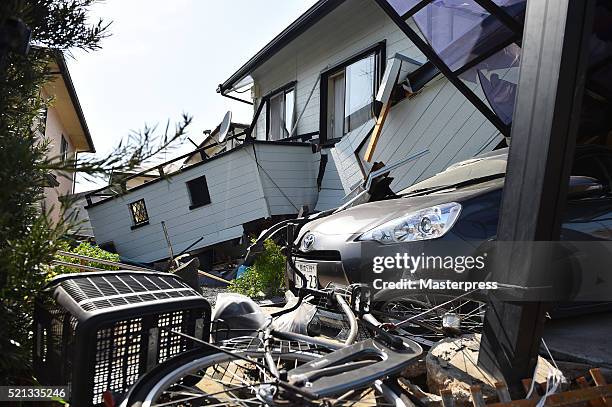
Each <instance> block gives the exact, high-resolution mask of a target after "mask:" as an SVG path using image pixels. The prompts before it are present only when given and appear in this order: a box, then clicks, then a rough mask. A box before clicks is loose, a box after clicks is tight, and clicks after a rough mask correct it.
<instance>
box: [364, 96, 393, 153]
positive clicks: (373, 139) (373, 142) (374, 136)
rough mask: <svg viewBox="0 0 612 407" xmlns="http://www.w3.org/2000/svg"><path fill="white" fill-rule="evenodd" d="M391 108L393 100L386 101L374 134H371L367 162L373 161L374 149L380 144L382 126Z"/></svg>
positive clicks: (373, 131)
mask: <svg viewBox="0 0 612 407" xmlns="http://www.w3.org/2000/svg"><path fill="white" fill-rule="evenodd" d="M390 108H391V101H389V102H387V103H385V104H384V105H383V107H382V110H381V111H380V115H379V116H378V119H377V120H376V125H375V126H374V130H372V135H371V136H370V142H369V143H368V148H367V150H366V153H365V157H364V159H365V160H366V161H367V162H371V161H372V156H373V155H374V150H376V145H377V144H378V139H379V138H380V134H381V133H382V128H383V126H384V125H385V120H386V119H387V114H388V113H389V109H390Z"/></svg>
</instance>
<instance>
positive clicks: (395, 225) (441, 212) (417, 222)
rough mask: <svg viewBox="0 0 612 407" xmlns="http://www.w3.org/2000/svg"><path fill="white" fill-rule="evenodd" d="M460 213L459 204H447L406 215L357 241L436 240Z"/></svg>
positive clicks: (379, 227)
mask: <svg viewBox="0 0 612 407" xmlns="http://www.w3.org/2000/svg"><path fill="white" fill-rule="evenodd" d="M460 212H461V204H458V203H457V202H449V203H445V204H442V205H436V206H432V207H430V208H426V209H421V210H419V211H415V212H411V213H408V214H406V215H404V216H402V217H400V218H397V219H393V220H390V221H389V222H386V223H383V224H382V225H380V226H377V227H375V228H374V229H371V230H368V231H367V232H365V233H364V234H363V235H361V236H360V237H359V240H374V241H377V242H380V243H399V242H413V241H416V240H429V239H436V238H438V237H442V236H444V234H445V233H446V232H448V231H449V230H450V229H451V228H452V227H453V225H454V224H455V221H457V218H458V217H459V213H460Z"/></svg>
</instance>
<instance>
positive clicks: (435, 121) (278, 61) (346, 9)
mask: <svg viewBox="0 0 612 407" xmlns="http://www.w3.org/2000/svg"><path fill="white" fill-rule="evenodd" d="M417 31H418V30H417ZM383 40H384V41H386V55H387V58H388V59H389V58H392V57H393V56H394V55H395V54H396V53H401V54H403V55H405V56H408V57H410V58H412V59H415V60H417V61H421V62H424V61H425V58H424V56H423V55H422V54H421V53H420V51H419V50H418V49H417V48H416V47H415V46H414V45H413V44H412V42H410V41H409V40H408V38H407V37H406V36H405V34H404V33H402V32H401V31H400V30H399V29H398V28H397V26H396V25H395V24H394V23H393V22H392V21H391V20H390V19H389V18H388V17H387V16H386V15H385V14H384V12H383V11H382V10H380V8H379V7H378V6H377V5H376V4H375V2H374V1H373V0H347V1H346V2H344V3H343V4H342V5H340V6H339V7H338V8H337V9H336V10H334V11H333V12H332V13H330V14H329V15H327V16H326V17H324V18H323V19H322V20H320V21H319V22H318V23H317V24H315V25H313V27H311V28H310V29H309V30H308V31H307V32H305V33H304V34H302V35H301V36H300V37H299V38H298V39H296V40H295V41H293V42H292V43H291V44H290V45H288V46H286V47H285V48H284V49H283V50H281V51H280V52H279V53H278V54H276V55H275V56H274V57H272V58H271V59H270V60H268V61H267V62H266V63H264V64H263V65H262V66H261V67H259V68H258V69H256V70H255V71H254V72H253V75H252V76H253V78H254V79H255V82H256V83H257V85H258V86H259V90H260V94H261V95H266V94H267V93H269V92H271V91H273V90H274V89H277V88H279V87H281V86H283V85H285V84H287V83H289V82H291V81H297V85H296V92H297V98H296V100H297V103H296V116H297V115H298V114H299V113H300V112H301V110H302V109H303V108H304V106H305V104H306V100H307V98H308V95H309V93H310V91H311V89H312V87H313V86H315V91H314V94H313V96H312V99H311V100H310V102H309V104H308V105H307V106H306V109H305V112H304V115H303V117H302V120H301V121H300V123H299V124H298V134H303V133H308V132H312V131H318V130H319V89H318V88H319V84H318V83H317V80H318V78H319V76H320V73H321V72H322V71H323V70H325V69H326V68H327V67H330V66H334V65H336V64H337V63H339V62H341V61H343V60H345V59H346V58H348V57H350V56H352V55H355V54H357V53H359V52H360V51H362V50H364V49H366V48H368V47H370V46H372V45H374V44H376V43H378V42H380V41H383ZM468 86H471V87H474V84H468ZM370 124H371V123H368V128H367V129H366V128H365V127H362V128H359V129H356V130H355V131H353V133H355V134H354V136H355V139H356V140H357V139H359V141H361V140H362V139H363V138H364V137H365V136H367V134H365V133H364V131H365V130H367V131H369V130H370V129H371V126H370ZM256 131H257V137H258V138H260V139H263V138H265V108H264V109H263V110H262V114H261V116H260V120H259V121H258V123H257V130H256ZM357 133H358V134H357ZM351 135H352V133H351V134H349V135H347V136H345V137H350V138H351V139H352V138H353V137H351ZM500 140H501V136H500V135H499V132H498V131H497V130H496V129H495V128H494V127H493V126H492V125H491V124H490V123H489V122H488V121H487V120H486V119H485V118H484V116H482V114H480V112H478V111H477V110H476V109H475V108H474V107H473V106H472V105H471V104H470V102H468V101H467V99H465V97H464V96H463V95H462V94H461V93H459V92H458V91H457V90H456V89H455V87H454V86H453V85H452V84H450V83H449V82H448V81H447V80H446V79H445V78H444V77H442V76H440V77H439V78H438V79H437V80H435V81H433V82H431V83H430V84H428V86H426V87H425V88H424V89H423V90H422V91H421V92H420V93H419V94H417V95H416V96H414V97H413V98H411V99H409V100H404V101H402V102H401V103H400V104H398V105H397V106H395V107H393V109H391V111H390V113H389V116H388V117H387V120H386V122H385V126H384V128H383V132H382V135H381V138H380V141H379V143H378V148H377V150H376V151H375V154H374V157H373V161H382V162H384V163H387V164H390V163H393V162H395V161H398V160H400V159H401V158H404V157H406V156H408V155H409V154H411V153H414V152H417V151H420V150H422V149H424V148H429V149H430V151H431V152H430V153H429V154H428V155H427V156H425V157H424V158H421V159H420V160H418V161H417V162H415V163H412V164H407V165H405V166H403V167H401V168H399V169H397V170H396V171H394V173H393V174H392V175H393V176H394V177H395V181H394V183H393V185H392V187H393V188H400V187H406V186H409V185H411V184H412V183H414V182H416V181H418V180H421V179H424V178H426V177H429V176H431V175H433V174H435V173H437V172H439V171H441V170H442V169H444V168H445V167H446V166H447V165H448V164H450V163H452V162H456V161H459V160H462V159H466V158H470V157H472V156H473V155H474V154H477V153H479V152H482V151H488V150H490V149H492V148H493V147H495V145H496V144H497V143H498V142H499V141H500ZM366 146H367V143H366ZM355 147H356V146H355V143H354V141H353V140H350V141H349V140H344V139H343V140H342V141H341V142H340V143H338V144H336V148H334V149H332V151H331V152H332V155H333V157H334V160H335V164H336V167H337V169H338V172H339V175H340V179H341V181H342V186H343V188H344V192H345V193H348V192H349V191H350V188H351V187H353V186H354V185H355V184H356V183H358V182H360V181H361V180H362V173H361V170H360V168H359V165H358V164H357V160H356V157H355V156H354V154H353V152H354V151H355V150H354V149H353V148H355ZM364 150H365V146H364V147H363V148H362V151H361V152H360V154H361V156H362V157H363V153H364ZM328 168H329V165H328ZM336 205H337V204H336Z"/></svg>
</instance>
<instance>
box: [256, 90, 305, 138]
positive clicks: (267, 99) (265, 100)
mask: <svg viewBox="0 0 612 407" xmlns="http://www.w3.org/2000/svg"><path fill="white" fill-rule="evenodd" d="M291 91H293V94H294V101H293V110H294V111H293V114H294V117H293V118H294V119H295V104H296V101H297V81H291V82H289V83H287V84H285V85H283V86H281V87H280V88H277V89H274V90H273V91H272V92H269V93H268V94H267V95H265V96H264V97H263V98H262V101H261V103H265V104H266V140H270V100H271V99H272V98H273V97H275V96H277V95H279V94H280V93H282V94H283V109H284V108H286V102H287V93H289V92H291ZM290 138H291V137H284V138H279V139H278V140H274V141H280V140H287V139H290Z"/></svg>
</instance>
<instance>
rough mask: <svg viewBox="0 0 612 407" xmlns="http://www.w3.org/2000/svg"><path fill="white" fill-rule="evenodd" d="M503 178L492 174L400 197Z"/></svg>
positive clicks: (422, 189)
mask: <svg viewBox="0 0 612 407" xmlns="http://www.w3.org/2000/svg"><path fill="white" fill-rule="evenodd" d="M505 176H506V174H505V173H502V174H492V175H487V176H484V177H478V178H472V179H468V180H465V181H461V182H457V183H455V184H448V185H439V186H433V187H427V188H420V189H415V190H414V191H410V192H408V193H405V194H402V196H403V197H405V196H415V195H418V194H425V193H428V194H430V193H433V192H437V191H443V190H445V189H449V188H461V187H465V186H468V185H474V184H480V183H481V182H486V181H491V180H494V179H499V178H504V177H505Z"/></svg>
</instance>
